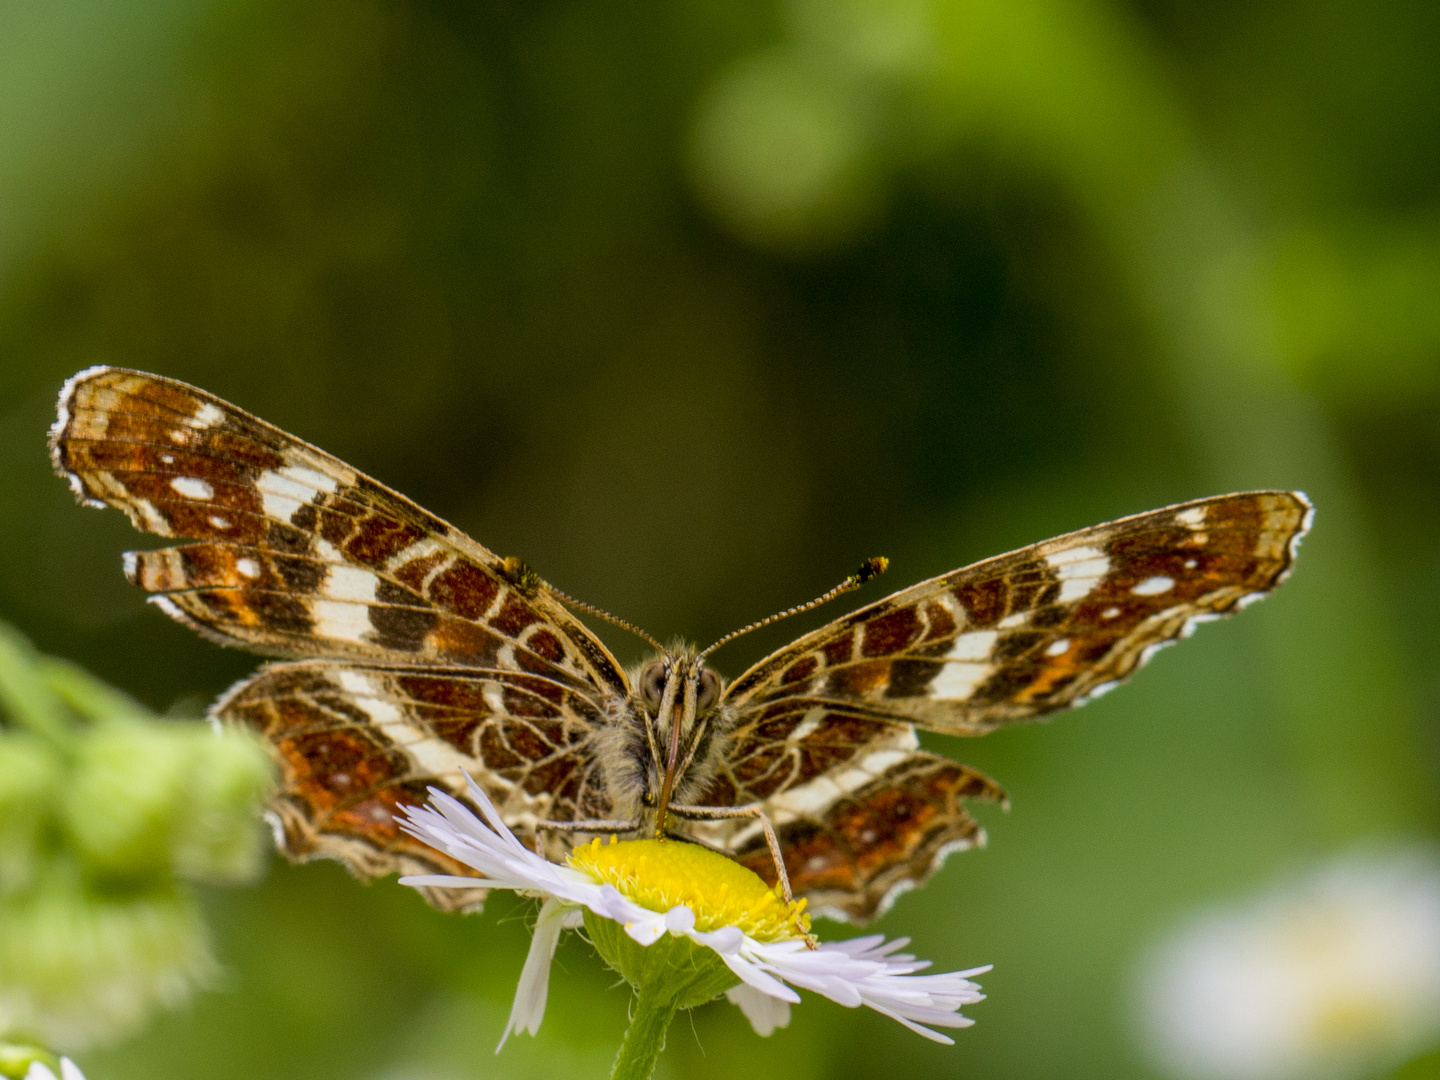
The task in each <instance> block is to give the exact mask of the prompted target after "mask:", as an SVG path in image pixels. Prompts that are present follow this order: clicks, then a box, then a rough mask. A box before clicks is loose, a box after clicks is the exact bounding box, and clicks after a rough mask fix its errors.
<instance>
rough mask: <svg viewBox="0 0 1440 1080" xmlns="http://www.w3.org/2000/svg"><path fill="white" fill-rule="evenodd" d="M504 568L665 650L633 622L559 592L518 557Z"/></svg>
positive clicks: (568, 604)
mask: <svg viewBox="0 0 1440 1080" xmlns="http://www.w3.org/2000/svg"><path fill="white" fill-rule="evenodd" d="M505 570H506V572H507V573H508V574H510V575H511V576H512V577H516V578H523V579H524V580H526V581H528V582H530V583H531V586H532V587H534V586H538V585H544V586H545V589H546V591H548V592H549V593H551V594H552V595H553V596H554V597H555V598H556V599H557V600H559V601H560V602H561V603H563V604H565V605H566V606H567V607H572V608H574V609H575V610H576V611H583V612H585V613H586V614H588V615H594V616H595V617H596V618H597V619H604V620H605V621H606V622H608V623H609V624H610V625H612V626H618V627H620V629H621V630H629V631H630V633H632V634H634V635H635V636H636V637H638V638H639V639H640V640H641V641H644V642H646V643H647V644H649V645H650V647H651V648H653V649H654V650H655V651H656V652H664V651H665V646H663V645H661V644H660V642H658V641H656V640H655V639H654V638H653V637H651V636H650V635H649V634H647V633H646V632H645V631H644V630H641V629H640V628H639V627H638V626H636V625H635V624H634V623H631V622H626V621H625V620H624V619H622V618H620V617H619V616H618V615H611V614H610V613H609V612H608V611H606V610H605V609H604V608H598V607H596V606H595V605H594V604H587V603H585V601H584V600H576V599H575V598H574V597H573V596H570V595H569V594H568V593H563V592H561V591H560V590H559V589H557V588H556V587H555V586H554V585H551V584H550V583H549V582H548V581H541V580H540V577H539V575H538V574H536V573H535V571H533V570H531V569H530V568H529V567H528V566H526V565H525V564H524V563H522V562H521V561H520V560H519V559H516V558H513V557H512V558H509V559H506V560H505Z"/></svg>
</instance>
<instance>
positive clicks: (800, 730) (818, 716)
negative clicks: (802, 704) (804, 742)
mask: <svg viewBox="0 0 1440 1080" xmlns="http://www.w3.org/2000/svg"><path fill="white" fill-rule="evenodd" d="M824 718H825V710H824V709H811V710H810V711H809V712H807V713H806V714H805V715H804V716H803V717H801V719H800V723H798V724H796V725H795V730H794V731H792V732H790V734H789V735H787V736H786V737H785V741H786V742H799V741H800V740H801V739H804V738H805V737H806V736H808V735H810V734H811V732H813V731H814V730H815V729H816V728H818V727H819V726H820V721H821V720H823V719H824Z"/></svg>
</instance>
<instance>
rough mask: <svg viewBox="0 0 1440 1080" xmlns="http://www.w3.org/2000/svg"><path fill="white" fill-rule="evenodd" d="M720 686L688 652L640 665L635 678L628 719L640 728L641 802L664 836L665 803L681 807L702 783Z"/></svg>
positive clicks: (719, 724)
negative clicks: (642, 748)
mask: <svg viewBox="0 0 1440 1080" xmlns="http://www.w3.org/2000/svg"><path fill="white" fill-rule="evenodd" d="M723 691H724V684H723V683H722V682H721V679H720V676H719V675H717V674H716V673H715V672H714V671H712V670H711V669H710V668H708V667H706V666H705V662H704V660H703V659H702V658H701V657H699V656H698V655H696V653H695V651H694V650H693V649H688V648H681V649H672V650H667V651H665V652H662V653H660V654H659V655H658V656H656V657H654V658H653V659H651V660H650V661H648V662H647V663H646V664H644V665H643V666H642V667H641V668H640V670H639V672H638V677H637V678H636V679H635V695H634V699H633V715H634V716H635V718H636V719H637V720H638V721H639V722H640V723H641V724H642V725H643V726H644V729H645V749H646V751H647V752H646V754H645V758H646V761H645V769H644V772H645V775H644V776H643V778H642V781H641V788H642V792H643V794H642V799H643V801H644V802H645V803H646V804H647V805H650V806H653V807H654V808H655V811H656V825H655V828H656V834H657V835H664V830H665V816H666V811H667V810H668V808H669V806H670V803H672V802H687V801H689V800H690V799H691V798H693V797H694V796H695V795H696V794H697V793H698V791H697V789H698V788H699V787H700V786H702V785H703V784H704V783H705V782H706V781H708V779H709V776H710V772H711V771H712V768H711V759H712V758H713V756H714V751H715V750H716V749H718V745H717V742H718V740H717V735H719V734H721V733H722V730H723V729H724V727H725V726H726V725H725V724H724V723H723V714H722V712H721V708H720V705H721V696H722V693H723Z"/></svg>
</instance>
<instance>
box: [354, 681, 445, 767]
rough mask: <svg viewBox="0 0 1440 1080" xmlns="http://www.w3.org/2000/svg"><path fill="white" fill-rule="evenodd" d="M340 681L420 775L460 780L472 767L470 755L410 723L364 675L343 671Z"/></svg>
mask: <svg viewBox="0 0 1440 1080" xmlns="http://www.w3.org/2000/svg"><path fill="white" fill-rule="evenodd" d="M339 679H340V685H341V686H343V687H344V688H345V689H346V690H348V691H349V692H350V693H351V695H353V696H354V698H355V703H356V704H357V705H359V706H360V708H362V709H364V710H365V712H366V713H368V714H369V716H370V719H371V720H373V721H374V722H375V726H376V727H377V728H378V729H379V730H380V732H381V733H382V734H383V735H384V736H385V737H386V738H387V739H389V740H390V741H391V742H392V743H394V744H395V745H396V746H397V747H399V748H400V749H402V750H404V751H405V752H406V753H407V754H409V755H410V758H411V760H412V761H414V762H415V765H416V766H417V767H418V771H420V772H423V773H428V774H430V775H432V776H435V777H453V778H455V779H457V780H458V779H459V776H460V769H461V767H463V766H466V765H471V764H472V759H471V758H470V757H469V756H468V755H466V754H462V753H460V752H459V751H458V750H456V749H455V747H453V746H451V745H450V744H449V743H447V742H445V741H444V740H443V739H438V738H436V737H435V736H434V735H432V734H431V733H430V732H428V731H426V730H425V729H424V728H421V727H419V726H417V725H416V724H413V723H411V722H410V721H409V720H407V719H406V718H405V714H404V712H403V711H402V710H401V709H400V707H399V706H398V705H396V704H395V703H394V702H393V701H389V700H387V699H386V698H383V697H381V696H379V688H378V687H376V686H374V685H373V684H372V683H371V680H370V679H369V678H368V677H366V676H365V675H363V674H361V673H360V672H358V671H353V670H344V669H342V670H341V671H340V673H339Z"/></svg>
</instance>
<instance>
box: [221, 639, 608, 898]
mask: <svg viewBox="0 0 1440 1080" xmlns="http://www.w3.org/2000/svg"><path fill="white" fill-rule="evenodd" d="M211 715H212V717H214V718H215V719H216V720H218V721H220V722H222V723H226V724H235V725H240V726H244V727H247V728H249V729H251V730H253V731H255V732H256V733H257V734H259V735H261V736H262V737H263V738H264V740H265V742H266V745H267V746H268V747H269V749H270V752H271V756H272V757H273V758H274V759H275V761H276V764H277V766H278V767H279V771H280V791H279V794H278V796H277V797H276V799H275V800H274V802H273V803H272V808H271V814H272V817H273V820H274V821H275V824H276V839H277V842H278V843H279V845H280V847H281V849H282V850H283V851H284V852H285V853H286V855H288V856H289V857H290V858H291V859H293V860H295V861H297V862H303V861H307V860H309V859H315V858H332V859H338V860H339V861H341V862H343V863H344V864H345V865H346V866H348V867H349V868H350V869H351V870H352V871H353V872H354V873H355V874H356V875H357V876H359V877H361V878H363V879H367V880H368V879H370V878H374V877H378V876H381V875H384V874H388V873H395V872H399V873H444V874H465V873H469V871H468V870H466V869H465V868H464V867H462V866H460V864H458V863H455V862H453V861H452V860H450V859H449V858H448V857H447V856H445V855H443V854H442V853H440V852H438V851H436V850H435V849H434V848H431V847H429V846H428V845H425V844H422V843H420V842H419V841H418V840H416V839H414V838H413V837H411V836H410V835H408V834H407V833H405V832H403V831H402V830H401V829H400V828H399V826H398V825H397V824H396V820H395V816H396V814H398V813H400V812H401V811H402V810H404V809H405V808H406V807H411V806H418V805H421V804H423V803H424V802H425V800H426V799H427V798H428V788H430V787H431V786H434V787H439V788H441V789H443V790H445V791H448V792H450V793H451V794H452V795H455V796H456V797H457V798H466V795H465V778H464V773H467V772H468V773H469V774H470V775H471V776H472V777H474V778H475V780H476V781H477V782H478V783H479V784H480V785H481V786H482V787H483V788H484V789H485V791H486V793H487V794H488V795H489V796H490V798H491V800H492V801H493V802H494V803H495V805H496V807H497V808H498V809H499V811H500V813H501V815H502V817H504V818H505V821H506V823H507V824H508V825H510V827H511V828H512V829H514V830H515V831H516V832H517V833H518V834H519V835H520V836H522V837H525V838H526V840H527V842H529V843H531V844H532V846H533V845H536V844H540V843H544V844H548V845H551V846H553V847H554V848H555V850H548V851H547V854H549V855H551V856H552V857H561V856H563V854H564V852H565V850H566V845H565V842H564V837H563V834H558V833H554V832H546V833H544V834H543V835H542V837H541V839H538V840H537V839H536V833H535V828H534V825H535V822H536V821H537V820H573V819H574V818H577V817H586V818H604V817H608V816H609V814H610V797H609V794H608V792H607V791H606V789H605V786H604V781H603V779H602V778H601V776H600V773H599V771H598V769H597V768H596V763H595V761H594V758H593V756H592V754H591V750H590V746H589V739H590V735H591V733H592V732H593V731H594V729H595V727H596V726H597V725H598V724H600V723H601V722H603V718H602V717H601V715H600V714H599V713H598V712H597V711H596V709H595V707H594V706H593V705H592V704H591V703H590V701H589V699H588V698H587V697H585V696H584V695H582V694H578V693H576V692H575V691H574V690H573V689H570V688H568V687H565V686H562V685H560V684H558V683H555V682H552V681H550V680H547V679H543V678H539V677H536V676H530V675H517V674H515V673H513V672H506V671H466V672H455V671H447V670H436V669H425V668H405V667H382V666H373V665H360V664H350V663H342V662H335V661H302V662H299V663H282V664H271V665H269V666H268V667H265V668H262V669H261V670H260V671H259V672H258V673H257V674H255V675H254V676H252V677H251V678H249V679H246V680H245V681H244V682H242V683H240V684H239V685H237V686H236V687H235V688H234V689H232V690H231V691H229V692H228V693H227V694H226V695H225V696H223V697H222V698H221V699H220V700H219V701H218V702H217V703H216V705H215V707H214V709H213V710H212V711H211ZM462 770H463V771H462ZM427 898H428V899H429V900H430V901H431V903H433V904H435V905H436V906H440V907H454V906H455V905H456V904H461V905H465V906H474V905H475V904H477V903H478V902H479V901H480V900H481V899H483V895H482V894H457V893H453V892H447V891H445V890H434V891H429V892H427Z"/></svg>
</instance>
